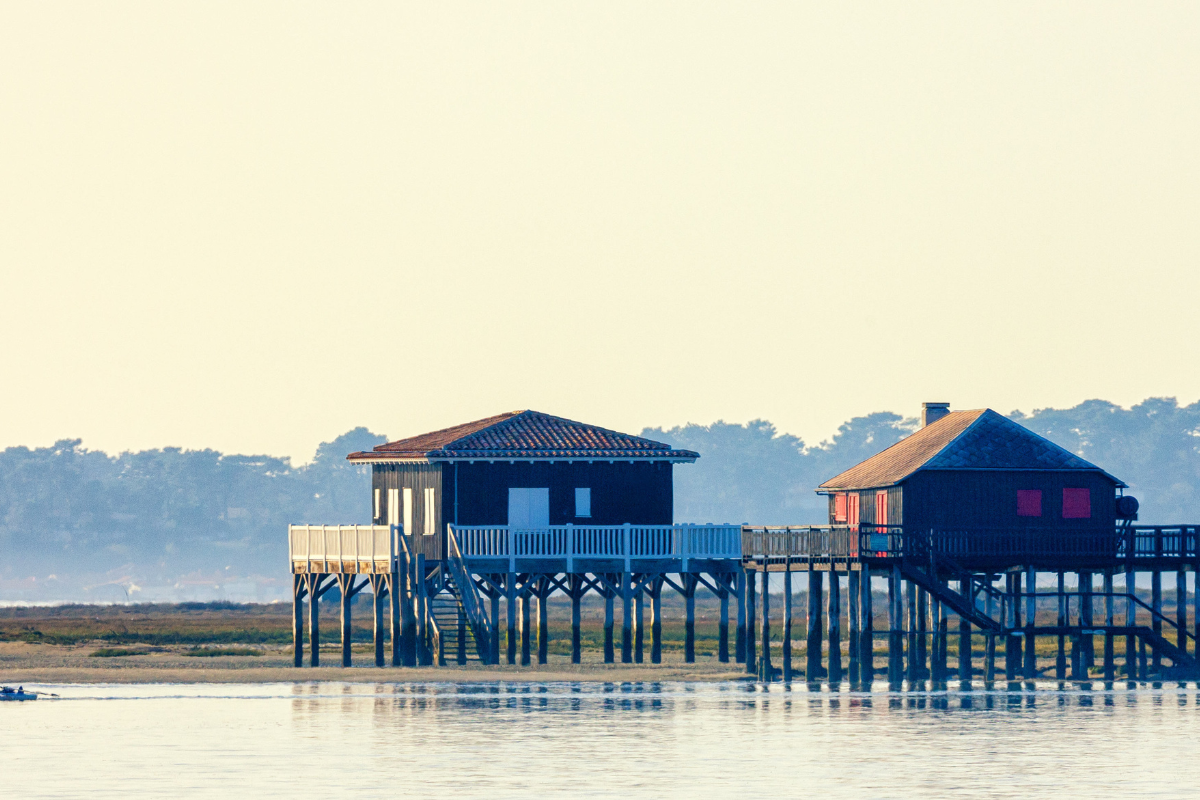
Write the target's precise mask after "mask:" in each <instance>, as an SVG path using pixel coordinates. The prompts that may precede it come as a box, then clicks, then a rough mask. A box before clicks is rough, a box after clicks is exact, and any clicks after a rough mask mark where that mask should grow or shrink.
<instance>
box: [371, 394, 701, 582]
mask: <svg viewBox="0 0 1200 800" xmlns="http://www.w3.org/2000/svg"><path fill="white" fill-rule="evenodd" d="M697 458H699V454H698V453H694V452H692V451H690V450H674V449H672V448H671V447H670V446H669V445H666V444H663V443H661V442H654V441H651V440H649V439H643V438H641V437H638V436H631V435H629V434H625V433H617V432H616V431H611V430H607V429H605V428H599V427H596V426H595V425H586V424H584V423H582V422H573V421H572V420H569V419H563V418H561V417H554V416H551V415H549V414H543V413H541V412H538V411H528V410H527V411H513V412H510V413H507V414H500V415H498V416H495V417H488V418H487V419H481V420H476V421H475V422H468V423H466V424H464V425H457V426H455V427H453V428H446V429H445V430H440V431H434V432H432V433H426V434H422V435H420V436H414V437H411V438H408V439H401V440H400V441H396V442H389V443H387V444H383V445H380V446H379V447H376V448H375V449H374V450H371V451H369V452H361V453H351V454H350V455H349V456H347V459H348V460H349V461H351V462H353V463H356V464H370V465H371V467H372V487H373V492H374V504H375V505H374V508H375V512H374V517H375V524H377V525H403V526H404V530H405V531H406V532H407V533H408V534H410V537H411V538H410V541H411V542H413V546H414V549H415V551H416V552H418V553H424V555H425V557H426V558H428V559H432V560H440V559H441V558H442V557H443V554H444V552H445V538H446V537H445V533H446V525H447V524H448V523H452V524H457V525H496V526H503V525H509V526H512V527H516V528H539V527H546V526H549V525H565V524H567V523H574V524H580V525H586V524H590V525H623V524H625V523H632V524H638V525H670V524H672V523H673V522H674V494H673V483H672V475H671V468H672V467H673V466H674V465H675V464H677V463H688V462H692V461H695V460H696V459H697Z"/></svg>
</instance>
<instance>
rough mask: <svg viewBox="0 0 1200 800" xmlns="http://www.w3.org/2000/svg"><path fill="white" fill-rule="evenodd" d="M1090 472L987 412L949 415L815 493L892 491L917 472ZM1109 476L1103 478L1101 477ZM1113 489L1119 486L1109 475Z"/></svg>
mask: <svg viewBox="0 0 1200 800" xmlns="http://www.w3.org/2000/svg"><path fill="white" fill-rule="evenodd" d="M929 469H1004V470H1042V469H1051V470H1090V471H1096V472H1104V471H1103V470H1101V469H1100V468H1099V467H1097V466H1096V465H1095V464H1092V463H1090V462H1088V461H1085V460H1083V459H1082V458H1080V457H1079V456H1077V455H1075V454H1074V453H1071V452H1070V451H1068V450H1065V449H1063V448H1061V447H1059V446H1058V445H1056V444H1054V443H1053V442H1051V441H1049V440H1047V439H1044V438H1042V437H1041V436H1038V435H1037V434H1036V433H1034V432H1033V431H1031V430H1028V429H1027V428H1025V427H1022V426H1021V425H1018V424H1017V423H1015V422H1013V421H1012V420H1010V419H1008V418H1006V417H1004V416H1002V415H1000V414H997V413H996V412H995V411H992V410H991V409H981V410H977V411H952V412H950V413H949V414H947V415H946V416H944V417H942V418H941V419H939V420H938V421H937V422H934V423H932V424H930V425H926V426H925V427H924V428H922V429H921V430H919V431H917V432H916V433H914V434H913V435H912V436H909V437H908V438H906V439H903V440H901V441H899V442H897V443H896V444H894V445H892V446H891V447H889V448H888V449H886V450H884V451H883V452H882V453H879V454H878V455H875V456H872V457H871V458H868V459H867V460H866V461H864V462H862V463H861V464H859V465H858V466H855V467H851V468H850V469H848V470H846V471H845V472H843V473H842V474H841V475H838V476H837V477H834V478H830V479H829V480H827V481H825V482H824V483H822V484H821V486H820V488H821V489H825V490H833V489H873V488H879V487H884V486H892V485H894V484H897V483H899V482H900V481H902V480H904V479H905V478H907V477H908V476H910V475H912V474H913V473H914V472H917V471H918V470H929ZM1104 474H1105V475H1108V473H1104ZM1108 477H1109V478H1112V480H1113V481H1115V482H1116V483H1117V484H1118V485H1122V486H1123V485H1124V484H1123V483H1121V481H1119V480H1117V479H1116V478H1113V476H1111V475H1108Z"/></svg>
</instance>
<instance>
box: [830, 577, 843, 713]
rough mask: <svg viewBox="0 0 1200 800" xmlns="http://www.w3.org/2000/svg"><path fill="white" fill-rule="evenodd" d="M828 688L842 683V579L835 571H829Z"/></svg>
mask: <svg viewBox="0 0 1200 800" xmlns="http://www.w3.org/2000/svg"><path fill="white" fill-rule="evenodd" d="M828 613H829V622H828V625H829V688H830V690H831V691H836V690H838V689H839V688H840V687H841V685H842V580H841V577H840V576H839V575H838V574H837V572H836V571H834V570H832V569H831V570H830V571H829V612H828Z"/></svg>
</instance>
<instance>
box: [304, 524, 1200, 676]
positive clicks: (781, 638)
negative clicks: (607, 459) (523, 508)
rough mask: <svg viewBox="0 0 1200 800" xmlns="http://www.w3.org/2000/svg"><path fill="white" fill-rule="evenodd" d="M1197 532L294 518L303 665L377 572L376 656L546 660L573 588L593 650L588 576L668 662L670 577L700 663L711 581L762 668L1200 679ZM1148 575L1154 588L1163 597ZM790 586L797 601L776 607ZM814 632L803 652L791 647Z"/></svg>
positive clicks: (737, 654)
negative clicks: (1053, 533)
mask: <svg viewBox="0 0 1200 800" xmlns="http://www.w3.org/2000/svg"><path fill="white" fill-rule="evenodd" d="M1198 532H1200V527H1198V526H1173V527H1152V526H1132V525H1122V526H1119V527H1118V528H1117V529H1116V530H1114V531H1113V533H1112V534H1111V535H1104V536H1097V535H1095V534H1092V533H1089V534H1086V535H1081V536H1079V537H1076V538H1074V539H1072V538H1071V537H1062V536H1060V537H1058V539H1057V540H1056V542H1057V543H1056V544H1055V545H1054V546H1049V545H1047V544H1046V543H1045V541H1044V540H1039V539H1037V538H1036V537H1035V536H1031V535H1030V534H1029V533H1028V532H1022V533H1021V534H1020V535H1017V534H1015V533H1011V532H1010V533H1009V534H1007V535H1005V534H1002V533H1001V532H997V533H996V535H995V536H993V537H990V538H989V537H983V539H980V538H979V537H975V538H973V539H972V540H971V544H970V546H969V547H968V546H966V545H965V544H964V540H963V539H962V538H961V537H959V536H957V535H956V534H954V533H953V532H937V531H923V532H905V531H904V530H903V528H901V527H900V526H873V525H869V524H862V525H860V526H858V527H857V529H852V528H850V527H838V526H819V527H817V526H805V527H779V528H776V527H750V526H746V527H741V526H717V525H710V526H705V525H662V526H634V525H623V526H572V525H565V526H551V527H547V528H541V529H520V530H510V529H508V528H507V527H503V526H470V527H468V526H463V527H456V526H449V532H448V540H447V541H448V547H447V556H448V557H447V558H445V559H442V560H440V561H436V562H435V561H430V560H427V559H426V558H425V557H424V556H423V555H422V554H420V553H417V554H416V555H413V554H412V550H413V548H412V546H411V545H410V544H409V541H408V537H406V536H405V535H403V533H402V531H401V528H400V527H399V526H380V525H376V526H341V527H332V526H329V527H321V526H292V527H291V529H290V531H289V544H290V557H291V565H292V572H293V581H294V585H293V597H294V604H295V615H294V620H295V623H294V624H295V664H296V666H301V665H302V664H303V650H304V640H305V631H304V616H305V615H304V613H303V604H304V601H305V600H307V601H308V603H309V608H308V612H309V613H308V619H309V630H308V641H309V644H310V658H309V663H311V664H313V665H317V664H319V663H320V653H319V648H318V647H317V641H318V639H319V635H320V633H319V629H318V618H317V614H316V613H315V610H314V609H315V603H313V598H318V599H319V598H320V597H321V595H322V594H324V593H325V592H326V591H328V590H329V589H330V588H331V587H333V586H338V588H339V590H340V593H341V598H342V599H341V632H342V648H341V650H342V660H341V663H342V664H343V665H344V666H350V665H351V663H352V656H351V650H350V622H351V608H352V602H351V601H352V600H353V598H354V597H355V595H356V594H358V593H360V592H361V591H362V590H363V589H366V588H370V590H371V594H372V596H373V597H374V603H373V608H374V621H375V628H374V629H375V648H374V650H375V659H374V663H375V665H377V666H384V665H385V664H386V663H390V664H392V665H394V666H401V665H404V666H424V665H446V664H448V663H457V664H465V663H466V662H467V661H468V660H477V661H479V662H481V663H484V664H501V663H507V664H519V665H528V664H531V663H533V661H534V660H535V659H536V661H537V663H539V664H545V663H546V661H547V641H548V639H547V632H548V622H549V620H548V603H547V600H548V599H549V598H550V596H551V595H554V594H560V595H562V596H565V597H567V598H569V599H570V601H571V649H570V652H571V660H572V662H573V663H579V662H580V660H581V635H580V630H581V625H580V619H581V613H580V606H581V601H582V599H583V598H584V597H585V596H586V595H587V594H588V593H589V592H591V593H595V594H597V595H598V596H600V597H601V598H603V599H604V603H605V624H604V660H605V662H606V663H613V662H616V661H617V660H618V659H619V660H620V661H621V662H622V663H642V662H643V660H644V659H645V650H646V649H647V645H648V649H649V651H650V653H649V662H650V663H660V662H661V657H662V597H663V592H664V590H667V591H675V592H677V593H679V594H680V595H681V596H682V597H683V598H684V601H685V603H684V609H685V612H684V616H685V619H684V624H685V631H686V633H685V644H684V659H685V661H687V662H693V661H695V658H696V653H695V598H696V595H697V592H699V591H701V590H703V591H706V592H710V593H711V594H712V595H714V596H715V597H716V598H717V599H718V600H719V603H720V618H719V623H718V630H719V635H718V652H717V656H716V658H717V660H718V661H721V662H728V661H730V660H731V657H732V659H734V660H736V661H737V662H739V663H743V664H744V665H745V669H746V672H747V673H748V674H752V675H755V676H757V677H758V678H759V679H760V680H764V681H769V680H776V679H781V680H783V681H785V682H792V681H797V680H803V681H805V682H807V683H808V684H810V685H811V686H822V685H827V686H828V687H830V689H831V690H837V689H840V688H843V687H845V688H849V689H869V688H870V687H871V686H872V685H873V684H875V683H876V682H877V681H881V680H882V681H884V682H886V684H887V686H888V687H890V688H892V689H904V690H923V689H941V688H946V687H948V686H949V685H950V684H951V682H952V681H954V685H955V686H956V687H958V688H963V689H968V688H971V687H973V686H976V685H981V686H987V687H991V686H994V685H995V684H996V682H997V681H1002V682H1005V683H1007V684H1008V685H1009V686H1010V687H1012V686H1021V685H1023V684H1031V683H1032V682H1034V681H1037V680H1057V681H1060V682H1065V681H1076V682H1080V683H1087V682H1090V681H1093V680H1100V681H1104V682H1106V683H1111V682H1113V681H1116V680H1119V679H1123V680H1128V681H1137V680H1143V681H1144V680H1148V679H1157V680H1185V679H1191V680H1196V679H1197V678H1198V677H1200V675H1198V674H1197V670H1198V667H1200V665H1198V664H1197V660H1196V654H1197V649H1196V640H1197V635H1198V634H1200V630H1198V629H1197V628H1196V620H1197V619H1200V613H1198V612H1200V598H1197V595H1196V593H1195V592H1194V591H1193V592H1192V594H1191V605H1192V609H1193V611H1192V616H1191V621H1190V626H1189V617H1188V586H1187V573H1188V572H1193V573H1194V572H1196V571H1197V568H1198V567H1200V553H1198V551H1197V539H1198ZM1068 564H1069V565H1070V568H1069V569H1068V568H1066V567H1067V565H1068ZM1164 573H1166V574H1168V575H1172V574H1173V575H1174V576H1175V586H1174V589H1175V593H1176V597H1177V602H1176V611H1175V615H1174V618H1171V617H1168V616H1167V615H1166V614H1165V613H1164V607H1163V596H1162V581H1163V574H1164ZM1068 575H1071V576H1073V578H1074V580H1072V581H1071V582H1070V583H1072V584H1074V585H1073V586H1071V587H1069V586H1068V581H1067V577H1068ZM772 578H774V580H772ZM1117 580H1120V581H1121V582H1122V583H1123V587H1122V588H1123V589H1124V590H1123V591H1118V590H1116V588H1115V583H1116V581H1117ZM1039 584H1041V585H1039ZM1068 588H1070V590H1069V591H1068ZM1138 588H1141V589H1147V588H1148V589H1149V590H1150V593H1149V600H1148V601H1147V600H1145V599H1143V598H1142V597H1141V596H1139V594H1138V593H1137V591H1136V590H1137V589H1138ZM797 589H803V590H804V591H805V592H806V594H807V603H806V606H805V608H803V609H801V608H796V607H794V598H795V596H796V594H795V593H796V590H797ZM780 590H782V597H781V600H782V602H781V606H782V607H781V608H778V609H776V608H772V603H773V599H774V598H776V597H779V592H780ZM880 595H883V596H885V597H886V603H884V604H883V605H884V610H883V611H882V613H881V612H880V610H879V608H878V606H879V605H880V604H879V603H878V602H877V598H879V597H880ZM731 602H732V604H734V606H735V608H731ZM618 604H619V606H620V608H619V614H620V626H619V627H620V633H619V642H618V641H617V636H618V632H617V627H618V623H617V619H616V616H617V613H618V609H617V605H618ZM646 606H649V609H650V625H649V637H646V635H645V631H646V625H645V622H646V620H645V613H646ZM535 609H536V611H535ZM733 613H735V614H736V616H735V617H734V619H733V620H731V614H733ZM797 622H799V623H800V624H799V625H797ZM731 628H732V630H731ZM502 631H503V634H504V635H503V636H502ZM800 631H802V633H800ZM798 637H802V638H803V641H804V644H805V647H804V650H805V652H806V659H805V662H804V664H803V665H800V664H795V663H793V644H794V643H795V644H798V642H797V638H798ZM647 638H648V639H649V641H648V642H647ZM731 640H732V641H731ZM1047 641H1049V642H1050V650H1051V651H1052V652H1053V654H1054V657H1053V658H1052V659H1047V658H1045V657H1044V656H1043V657H1042V658H1041V660H1040V661H1039V657H1038V653H1037V646H1038V644H1039V643H1041V644H1043V646H1044V645H1045V643H1046V642H1047ZM389 642H390V657H389V656H388V655H387V654H388V647H387V645H388V643H389ZM1096 642H1100V643H1101V644H1100V646H1099V647H1096V646H1095V644H1096ZM502 644H503V647H502ZM952 651H953V652H954V654H955V656H956V663H955V664H953V665H951V664H950V655H951V652H952ZM998 658H1002V662H1001V663H1000V664H997V659H998Z"/></svg>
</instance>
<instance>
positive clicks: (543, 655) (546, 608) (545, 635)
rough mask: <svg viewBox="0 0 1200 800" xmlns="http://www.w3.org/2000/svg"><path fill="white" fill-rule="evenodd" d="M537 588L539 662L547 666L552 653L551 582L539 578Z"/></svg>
mask: <svg viewBox="0 0 1200 800" xmlns="http://www.w3.org/2000/svg"><path fill="white" fill-rule="evenodd" d="M535 585H536V586H537V609H538V614H537V640H538V646H537V661H538V663H539V664H545V663H546V660H547V656H548V655H549V653H550V603H549V602H548V601H549V599H550V581H549V580H548V579H546V578H544V577H543V578H538V582H537V583H536V584H535Z"/></svg>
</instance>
